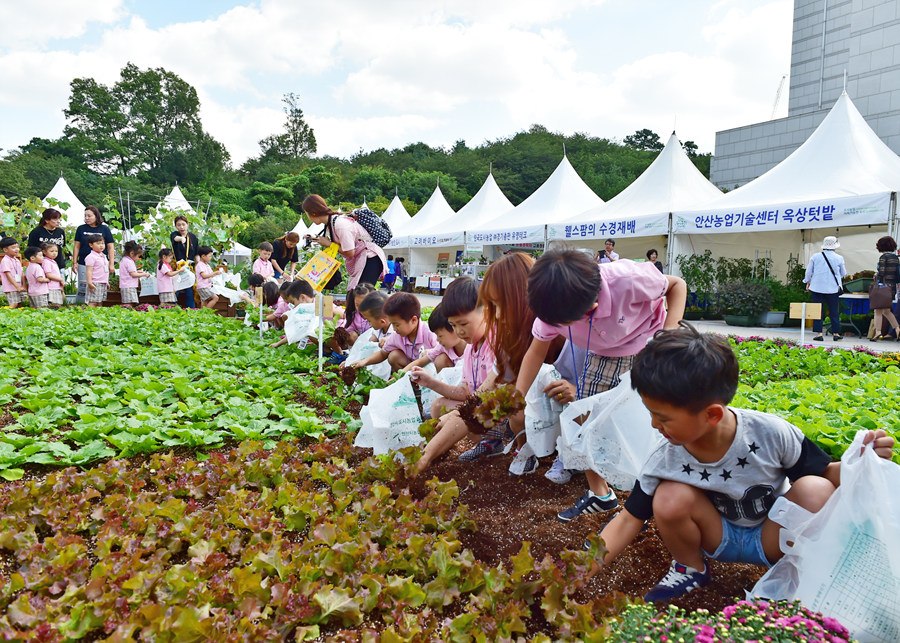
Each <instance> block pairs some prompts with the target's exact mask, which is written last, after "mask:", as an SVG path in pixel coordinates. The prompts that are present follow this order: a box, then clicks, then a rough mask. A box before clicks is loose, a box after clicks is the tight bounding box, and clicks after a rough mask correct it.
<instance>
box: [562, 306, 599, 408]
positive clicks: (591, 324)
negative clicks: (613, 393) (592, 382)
mask: <svg viewBox="0 0 900 643" xmlns="http://www.w3.org/2000/svg"><path fill="white" fill-rule="evenodd" d="M596 311H597V309H596V308H594V310H592V311H591V320H590V322H589V323H588V340H587V348H586V349H585V351H584V368H582V369H581V385H580V386H579V383H578V364H577V363H576V362H575V342H574V341H572V327H571V326H569V349H570V350H571V351H572V370H574V371H575V393H576V394H577V395H578V399H579V400H580V399H582V396H583V395H584V379H585V377H587V367H588V359H589V358H590V356H591V334H592V331H593V330H594V313H595V312H596Z"/></svg>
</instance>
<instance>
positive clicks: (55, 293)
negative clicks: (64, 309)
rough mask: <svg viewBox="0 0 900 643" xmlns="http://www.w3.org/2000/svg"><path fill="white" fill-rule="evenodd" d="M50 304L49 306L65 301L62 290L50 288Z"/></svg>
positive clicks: (61, 303) (59, 304)
mask: <svg viewBox="0 0 900 643" xmlns="http://www.w3.org/2000/svg"><path fill="white" fill-rule="evenodd" d="M48 296H49V298H50V305H51V306H62V305H63V302H64V301H65V299H66V298H65V297H64V296H63V291H62V290H51V291H50V293H49V295H48Z"/></svg>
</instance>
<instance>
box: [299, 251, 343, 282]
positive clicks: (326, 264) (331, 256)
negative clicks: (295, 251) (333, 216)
mask: <svg viewBox="0 0 900 643" xmlns="http://www.w3.org/2000/svg"><path fill="white" fill-rule="evenodd" d="M337 251H338V244H336V243H332V244H331V245H330V246H329V247H328V249H327V250H325V251H324V252H323V251H321V250H319V251H318V252H317V253H316V254H314V255H313V258H312V259H310V260H309V262H308V263H307V264H306V265H305V266H303V267H302V268H301V269H300V272H299V273H297V274H298V276H299V277H301V278H302V279H305V280H306V281H308V282H309V283H310V285H311V286H312V287H313V288H314V289H315V290H317V291H319V292H321V291H322V288H324V287H325V284H327V283H328V280H329V279H331V277H332V275H334V273H335V272H337V271H338V269H339V268H340V267H341V262H340V261H338V260H337V259H335V256H337Z"/></svg>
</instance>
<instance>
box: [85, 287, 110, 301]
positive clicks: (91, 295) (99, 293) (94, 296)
mask: <svg viewBox="0 0 900 643" xmlns="http://www.w3.org/2000/svg"><path fill="white" fill-rule="evenodd" d="M108 290H109V284H94V292H91V289H90V287H88V289H87V293H86V297H85V301H87V303H89V304H102V303H103V302H104V301H106V293H107V291H108Z"/></svg>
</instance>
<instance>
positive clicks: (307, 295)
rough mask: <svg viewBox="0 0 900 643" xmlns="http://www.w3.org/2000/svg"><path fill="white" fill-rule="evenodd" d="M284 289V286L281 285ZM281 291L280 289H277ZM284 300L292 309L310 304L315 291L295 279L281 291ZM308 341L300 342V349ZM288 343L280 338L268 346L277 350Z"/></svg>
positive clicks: (285, 338) (305, 283)
mask: <svg viewBox="0 0 900 643" xmlns="http://www.w3.org/2000/svg"><path fill="white" fill-rule="evenodd" d="M282 288H284V285H282ZM279 290H280V291H281V289H279ZM283 293H284V294H283V297H284V300H285V301H286V302H287V303H288V304H290V306H291V307H292V308H293V307H294V306H297V305H299V304H311V303H313V302H314V301H315V300H316V291H315V290H313V287H312V286H311V285H310V283H309V282H308V281H306V280H304V279H295V280H294V281H292V282H290V285H289V286H288V287H287V290H284V291H283ZM308 341H309V340H307V341H303V342H301V345H300V348H304V347H305V346H306V344H307V343H308ZM287 343H288V340H287V337H282V338H281V339H279V340H278V341H277V342H275V343H274V344H270V345H269V346H270V347H271V348H278V347H279V346H284V345H285V344H287Z"/></svg>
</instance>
